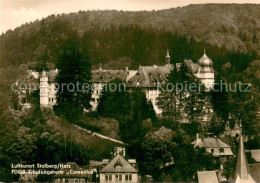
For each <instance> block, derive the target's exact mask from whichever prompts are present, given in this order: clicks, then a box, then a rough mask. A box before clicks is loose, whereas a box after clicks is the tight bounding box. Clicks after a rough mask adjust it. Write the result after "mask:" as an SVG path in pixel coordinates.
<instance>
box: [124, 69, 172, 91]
mask: <svg viewBox="0 0 260 183" xmlns="http://www.w3.org/2000/svg"><path fill="white" fill-rule="evenodd" d="M171 69H172V66H171V65H165V66H156V65H154V66H140V68H139V70H138V71H137V72H136V73H135V74H134V75H133V76H132V77H131V78H129V79H128V85H129V86H137V87H138V86H139V87H153V86H157V84H158V83H161V84H162V83H163V82H166V81H167V79H166V77H167V75H168V74H169V73H170V71H171ZM137 83H138V84H137Z"/></svg>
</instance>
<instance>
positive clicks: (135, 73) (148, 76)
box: [40, 50, 214, 114]
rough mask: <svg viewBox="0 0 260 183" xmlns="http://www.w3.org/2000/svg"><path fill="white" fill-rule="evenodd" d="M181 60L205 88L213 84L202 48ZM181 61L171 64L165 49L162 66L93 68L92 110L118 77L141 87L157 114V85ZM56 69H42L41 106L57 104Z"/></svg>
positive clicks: (211, 68)
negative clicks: (196, 56) (194, 58)
mask: <svg viewBox="0 0 260 183" xmlns="http://www.w3.org/2000/svg"><path fill="white" fill-rule="evenodd" d="M183 64H185V66H186V67H188V70H189V71H190V72H191V73H192V74H193V75H194V76H195V77H197V78H198V79H199V80H200V81H201V82H202V83H203V84H204V85H205V86H206V88H212V87H213V84H214V69H213V62H212V60H211V59H210V58H208V56H207V55H206V52H205V51H204V55H203V56H202V57H201V58H200V59H199V60H198V61H197V62H196V63H193V61H192V60H184V62H183ZM180 65H181V63H177V64H176V65H175V66H174V65H172V64H170V55H169V51H168V50H167V55H166V64H165V65H163V66H157V65H153V66H140V67H139V69H137V70H129V69H128V68H127V67H126V69H124V70H106V69H102V67H101V66H100V68H99V69H97V70H92V71H91V72H92V80H91V82H92V84H93V87H92V88H93V93H92V99H93V101H91V105H92V110H96V107H97V105H98V99H99V97H100V95H101V92H102V89H103V88H104V86H105V85H106V84H107V83H109V82H111V81H113V80H115V79H120V80H121V81H123V82H124V83H125V86H126V87H127V88H135V87H138V88H141V89H142V90H143V91H144V92H145V95H146V98H147V100H149V101H151V103H152V104H153V107H154V110H155V112H156V114H160V113H161V112H162V111H161V110H160V109H159V108H158V106H157V104H156V103H157V98H158V97H159V94H160V90H159V87H158V86H160V85H162V84H165V83H166V82H167V79H166V78H167V76H168V74H169V73H170V72H171V70H172V69H173V68H174V67H177V68H178V67H180ZM57 74H58V70H57V69H56V70H51V71H49V72H46V71H42V73H41V74H40V105H41V106H42V107H52V106H53V105H55V104H56V90H55V76H56V75H57Z"/></svg>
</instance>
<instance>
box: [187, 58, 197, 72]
mask: <svg viewBox="0 0 260 183" xmlns="http://www.w3.org/2000/svg"><path fill="white" fill-rule="evenodd" d="M184 63H185V64H186V66H187V67H188V69H189V70H190V71H191V72H192V73H196V72H198V70H199V68H200V65H199V64H197V63H193V62H192V60H186V59H185V60H184Z"/></svg>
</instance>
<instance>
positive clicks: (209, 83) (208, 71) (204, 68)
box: [195, 49, 214, 89]
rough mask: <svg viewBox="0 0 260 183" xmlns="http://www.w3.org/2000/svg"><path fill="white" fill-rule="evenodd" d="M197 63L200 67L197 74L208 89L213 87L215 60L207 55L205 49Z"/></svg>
mask: <svg viewBox="0 0 260 183" xmlns="http://www.w3.org/2000/svg"><path fill="white" fill-rule="evenodd" d="M197 63H198V65H199V66H200V68H199V70H198V72H197V73H196V74H195V75H196V76H197V77H198V78H199V79H200V80H201V82H202V83H203V84H204V85H205V86H206V88H207V89H210V88H212V87H213V86H214V69H213V62H212V60H211V59H210V58H209V57H208V56H207V54H206V51H205V49H204V54H203V56H202V57H201V58H200V59H199V60H198V62H197Z"/></svg>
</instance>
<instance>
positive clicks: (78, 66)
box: [54, 34, 92, 122]
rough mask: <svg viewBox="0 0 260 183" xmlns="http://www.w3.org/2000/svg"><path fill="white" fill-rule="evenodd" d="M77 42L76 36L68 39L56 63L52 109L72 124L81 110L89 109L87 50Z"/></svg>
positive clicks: (89, 89)
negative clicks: (55, 96)
mask: <svg viewBox="0 0 260 183" xmlns="http://www.w3.org/2000/svg"><path fill="white" fill-rule="evenodd" d="M78 40H79V39H78V37H77V35H76V34H72V35H70V36H69V37H68V39H67V40H66V41H65V44H64V47H63V50H62V53H61V55H60V57H59V59H58V62H57V68H58V70H59V72H58V75H57V76H56V83H57V84H58V91H57V105H56V106H55V107H54V109H55V111H56V113H57V114H58V115H62V116H64V117H65V118H66V119H67V120H68V121H72V122H74V121H76V120H77V119H78V118H79V117H80V116H81V114H82V113H83V109H87V110H89V109H91V105H90V101H91V93H92V90H91V88H92V87H91V83H90V80H91V64H90V62H89V57H88V53H87V50H86V49H85V48H83V47H81V45H80V44H79V43H78Z"/></svg>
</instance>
